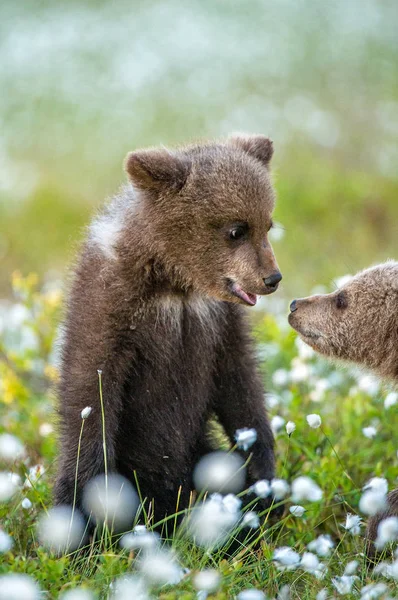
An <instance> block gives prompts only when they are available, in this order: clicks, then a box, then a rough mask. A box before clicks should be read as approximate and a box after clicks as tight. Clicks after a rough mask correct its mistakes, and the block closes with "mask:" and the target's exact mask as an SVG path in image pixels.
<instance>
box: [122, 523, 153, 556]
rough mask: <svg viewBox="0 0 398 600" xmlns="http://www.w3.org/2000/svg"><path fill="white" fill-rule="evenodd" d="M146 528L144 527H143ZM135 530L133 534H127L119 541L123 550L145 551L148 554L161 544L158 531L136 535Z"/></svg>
mask: <svg viewBox="0 0 398 600" xmlns="http://www.w3.org/2000/svg"><path fill="white" fill-rule="evenodd" d="M143 527H144V525H143ZM135 529H136V528H134V530H133V532H132V533H125V534H124V535H123V536H122V537H121V538H120V540H119V545H120V547H121V548H123V550H128V551H130V550H143V551H144V552H147V551H149V550H151V551H153V550H154V549H155V548H156V547H157V546H158V545H159V542H160V535H159V533H157V532H156V531H145V532H143V533H136V532H135Z"/></svg>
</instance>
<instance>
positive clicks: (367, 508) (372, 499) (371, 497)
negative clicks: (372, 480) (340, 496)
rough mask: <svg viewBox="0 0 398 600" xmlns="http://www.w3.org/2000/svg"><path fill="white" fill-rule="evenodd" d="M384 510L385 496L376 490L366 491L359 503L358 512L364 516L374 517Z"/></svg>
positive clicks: (385, 505) (385, 506) (385, 504)
mask: <svg viewBox="0 0 398 600" xmlns="http://www.w3.org/2000/svg"><path fill="white" fill-rule="evenodd" d="M386 508H387V496H386V494H384V493H382V492H379V491H377V490H366V491H365V492H364V493H363V494H362V496H361V499H360V501H359V510H360V511H361V512H363V513H364V514H365V515H369V516H373V515H376V514H377V513H379V512H381V511H383V510H386Z"/></svg>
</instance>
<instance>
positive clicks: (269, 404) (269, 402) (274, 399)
mask: <svg viewBox="0 0 398 600" xmlns="http://www.w3.org/2000/svg"><path fill="white" fill-rule="evenodd" d="M264 400H265V406H266V408H267V410H272V409H274V408H276V407H277V406H279V404H280V402H281V398H280V397H279V396H277V395H276V394H270V393H269V392H268V393H267V394H264Z"/></svg>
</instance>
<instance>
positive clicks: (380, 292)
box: [289, 261, 398, 381]
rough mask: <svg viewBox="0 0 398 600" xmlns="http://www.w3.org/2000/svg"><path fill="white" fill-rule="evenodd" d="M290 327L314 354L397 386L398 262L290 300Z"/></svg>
mask: <svg viewBox="0 0 398 600" xmlns="http://www.w3.org/2000/svg"><path fill="white" fill-rule="evenodd" d="M290 311H291V312H290V314H289V323H290V325H291V326H292V327H293V329H295V330H296V331H297V332H298V333H299V335H300V337H301V338H302V339H303V340H304V342H306V343H307V344H308V345H309V346H312V348H314V350H316V351H317V352H320V353H322V354H324V355H326V356H329V357H331V358H338V359H343V360H347V361H350V362H354V363H357V364H359V365H363V366H365V367H368V368H369V369H372V370H373V371H375V372H377V373H378V374H379V375H381V376H384V377H387V378H389V379H393V380H396V381H398V262H395V261H389V262H386V263H384V264H381V265H378V266H375V267H371V268H369V269H366V270H365V271H362V272H360V273H358V274H357V275H355V277H353V278H352V279H350V280H349V281H348V282H347V283H346V284H345V285H343V286H342V287H341V288H340V289H338V290H336V291H335V292H333V293H331V294H326V295H316V296H310V297H308V298H302V299H299V300H293V302H292V303H291V305H290Z"/></svg>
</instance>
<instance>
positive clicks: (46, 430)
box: [39, 423, 54, 437]
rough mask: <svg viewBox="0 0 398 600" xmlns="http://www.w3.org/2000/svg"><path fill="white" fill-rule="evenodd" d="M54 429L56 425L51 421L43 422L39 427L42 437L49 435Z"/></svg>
mask: <svg viewBox="0 0 398 600" xmlns="http://www.w3.org/2000/svg"><path fill="white" fill-rule="evenodd" d="M53 431H54V427H53V426H52V425H51V423H42V424H41V425H40V427H39V433H40V435H41V436H42V437H47V436H48V435H50V433H52V432H53Z"/></svg>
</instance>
